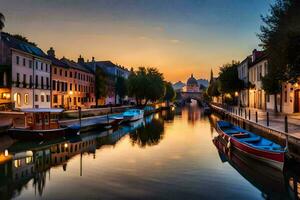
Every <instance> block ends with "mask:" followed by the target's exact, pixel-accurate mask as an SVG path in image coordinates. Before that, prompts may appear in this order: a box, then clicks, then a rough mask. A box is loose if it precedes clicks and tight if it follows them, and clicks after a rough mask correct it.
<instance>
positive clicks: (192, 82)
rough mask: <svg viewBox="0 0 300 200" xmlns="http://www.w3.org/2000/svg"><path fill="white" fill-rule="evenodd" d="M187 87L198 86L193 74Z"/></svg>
mask: <svg viewBox="0 0 300 200" xmlns="http://www.w3.org/2000/svg"><path fill="white" fill-rule="evenodd" d="M186 84H187V85H198V82H197V80H196V79H195V78H194V76H193V74H192V75H191V77H190V78H189V79H188V80H187V82H186Z"/></svg>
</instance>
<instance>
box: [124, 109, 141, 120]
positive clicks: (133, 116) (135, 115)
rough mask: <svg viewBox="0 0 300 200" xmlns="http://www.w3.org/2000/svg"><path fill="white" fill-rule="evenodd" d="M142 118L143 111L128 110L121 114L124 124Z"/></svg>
mask: <svg viewBox="0 0 300 200" xmlns="http://www.w3.org/2000/svg"><path fill="white" fill-rule="evenodd" d="M143 117H144V110H140V109H130V110H127V111H125V112H124V113H123V118H124V122H133V121H137V120H139V119H142V118H143Z"/></svg>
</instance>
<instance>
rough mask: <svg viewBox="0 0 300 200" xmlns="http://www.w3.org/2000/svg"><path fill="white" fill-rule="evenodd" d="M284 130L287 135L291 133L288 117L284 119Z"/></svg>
mask: <svg viewBox="0 0 300 200" xmlns="http://www.w3.org/2000/svg"><path fill="white" fill-rule="evenodd" d="M284 130H285V132H286V133H288V132H289V127H288V118H287V115H286V116H285V117H284Z"/></svg>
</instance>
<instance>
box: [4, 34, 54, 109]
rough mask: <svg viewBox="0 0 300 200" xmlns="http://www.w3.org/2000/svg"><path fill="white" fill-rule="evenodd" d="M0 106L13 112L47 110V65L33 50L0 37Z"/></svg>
mask: <svg viewBox="0 0 300 200" xmlns="http://www.w3.org/2000/svg"><path fill="white" fill-rule="evenodd" d="M0 48H1V52H3V53H1V56H0V57H1V59H0V65H1V68H2V66H3V69H1V72H0V76H1V77H0V84H1V89H0V104H1V103H3V104H9V103H12V105H13V106H12V107H13V108H17V109H22V108H50V107H51V99H50V98H51V96H50V91H51V88H50V70H51V69H50V68H51V66H50V64H51V61H50V60H48V59H47V56H46V54H45V53H44V52H43V51H42V50H41V49H40V48H38V47H37V46H35V45H33V44H30V43H28V42H26V41H22V40H19V39H16V38H15V37H14V36H12V35H10V34H8V33H3V32H2V33H1V46H0Z"/></svg>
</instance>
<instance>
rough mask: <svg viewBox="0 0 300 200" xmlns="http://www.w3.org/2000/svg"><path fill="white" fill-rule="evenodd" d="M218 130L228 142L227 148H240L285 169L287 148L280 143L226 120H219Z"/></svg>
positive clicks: (253, 156)
mask: <svg viewBox="0 0 300 200" xmlns="http://www.w3.org/2000/svg"><path fill="white" fill-rule="evenodd" d="M217 131H218V133H219V135H220V136H221V137H222V138H223V139H224V140H225V142H226V143H227V148H235V149H238V150H239V151H241V152H242V153H244V154H246V155H247V156H249V157H252V158H254V159H257V160H259V161H262V162H264V163H266V164H268V165H270V166H272V167H274V168H276V169H280V170H282V169H283V165H284V154H285V152H286V150H285V148H284V147H282V146H280V145H279V144H276V143H274V142H272V141H270V140H268V139H266V138H263V137H261V136H258V135H256V134H254V133H252V132H250V131H247V130H244V129H242V128H240V127H238V126H234V125H233V124H231V123H229V122H226V121H218V122H217Z"/></svg>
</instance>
